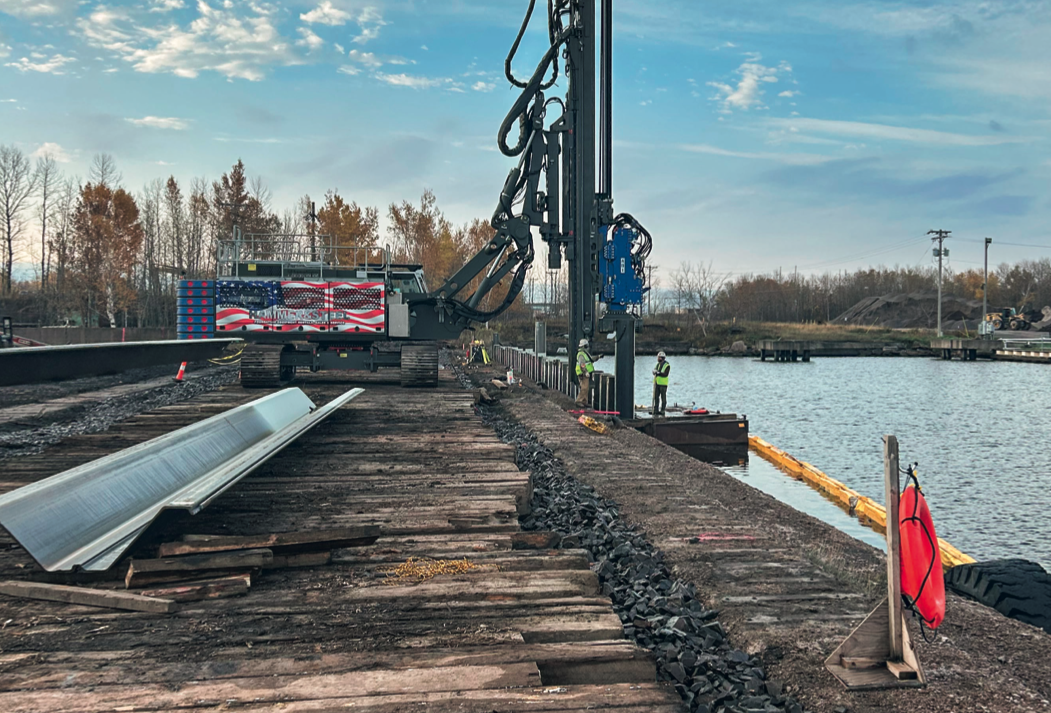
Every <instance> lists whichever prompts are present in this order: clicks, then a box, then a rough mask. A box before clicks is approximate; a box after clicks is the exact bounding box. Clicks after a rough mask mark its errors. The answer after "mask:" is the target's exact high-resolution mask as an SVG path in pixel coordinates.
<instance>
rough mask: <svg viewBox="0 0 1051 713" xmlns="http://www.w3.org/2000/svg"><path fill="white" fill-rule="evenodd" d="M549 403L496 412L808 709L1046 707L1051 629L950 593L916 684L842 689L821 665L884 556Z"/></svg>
mask: <svg viewBox="0 0 1051 713" xmlns="http://www.w3.org/2000/svg"><path fill="white" fill-rule="evenodd" d="M557 398H558V397H557V396H554V397H552V396H551V395H550V394H544V395H541V394H539V393H530V392H528V391H527V390H523V391H521V392H519V393H516V394H513V395H504V396H503V397H502V407H503V408H504V409H506V410H507V412H508V413H509V415H510V416H511V417H512V418H514V419H515V420H517V421H518V422H520V423H521V424H522V425H524V426H525V427H526V428H527V429H529V430H531V431H532V432H533V433H534V434H535V435H536V436H537V437H538V438H539V439H540V440H541V441H542V442H543V443H544V444H545V445H546V446H548V447H549V448H550V449H551V450H552V451H553V453H554V454H555V455H556V456H557V457H558V458H560V459H561V460H562V461H563V462H564V464H565V466H566V469H567V470H568V471H569V472H570V473H572V474H573V475H574V476H576V477H577V478H578V479H579V480H581V481H582V482H584V483H586V484H588V485H591V486H592V487H594V488H595V490H596V492H597V493H599V494H600V495H602V496H604V497H607V498H610V499H612V500H615V501H616V502H617V503H618V504H619V511H620V514H621V517H622V518H624V519H625V520H627V521H629V522H631V523H633V524H634V525H635V526H637V527H638V528H639V530H640V531H642V532H645V533H646V536H647V538H648V539H649V540H650V541H651V542H653V543H654V544H656V545H657V546H658V547H660V549H662V550H663V551H664V553H665V555H666V557H667V561H668V564H669V565H670V566H671V568H672V571H673V573H675V574H676V575H677V576H679V577H682V578H683V579H685V580H687V581H691V582H693V583H694V584H695V585H696V586H697V590H698V593H699V596H700V597H702V598H705V599H706V600H707V601H706V605H707V606H709V607H711V608H715V609H719V610H720V612H721V613H720V615H719V620H720V621H721V622H722V623H723V624H724V625H725V626H726V628H727V631H728V632H729V635H730V640H731V642H732V644H733V645H734V646H735V647H739V648H741V649H743V650H745V651H747V652H749V653H753V654H755V655H756V656H758V657H759V658H761V659H762V660H763V661H764V662H765V663H766V667H767V669H766V670H767V675H768V676H770V677H772V678H776V679H779V680H781V681H784V682H786V684H788V687H787V688H786V690H788V691H789V692H790V693H791V694H792V695H793V696H796V697H797V699H798V700H799V701H800V702H801V703H802V704H803V705H804V706H805V708H806V709H807V710H813V711H821V712H823V713H824V712H827V713H832V712H833V711H836V710H843V709H847V710H851V711H858V712H859V713H862V712H864V713H869V712H870V711H871V712H872V713H875V711H883V710H896V711H906V712H908V713H919V712H921V711H922V713H950V712H958V711H962V710H989V711H996V712H997V713H1007V712H1010V713H1033V712H1034V711H1047V710H1051V704H1049V703H1048V702H1047V701H1048V700H1051V680H1049V679H1048V677H1047V675H1046V666H1045V664H1044V663H1043V662H1044V661H1046V660H1047V659H1048V657H1049V656H1051V637H1048V636H1047V635H1046V634H1045V633H1044V632H1043V631H1041V630H1039V629H1037V628H1036V627H1032V626H1029V625H1027V624H1023V623H1021V622H1018V621H1014V620H1011V619H1007V618H1006V617H1003V616H1002V615H1000V614H999V613H998V612H996V611H994V610H992V609H989V608H987V607H984V606H982V605H979V604H977V603H975V602H970V601H966V600H964V599H962V598H960V597H957V596H954V595H952V594H950V595H949V597H948V603H947V615H946V619H945V621H944V622H943V623H942V625H941V627H940V628H939V629H938V631H937V635H936V636H934V637H933V638H932V641H931V643H926V642H924V641H923V639H922V637H921V635H920V632H919V631H918V629H917V628H916V626H915V623H914V622H910V624H909V627H910V632H911V635H912V641H913V643H914V644H915V645H916V646H917V647H918V656H919V658H920V661H921V663H922V664H923V666H924V667H925V670H926V672H927V677H928V683H929V687H928V688H927V689H926V690H925V691H923V692H915V691H909V692H905V691H901V690H898V691H883V692H864V693H848V692H847V691H846V690H845V689H844V688H843V686H842V685H841V684H840V683H839V681H837V680H836V679H834V678H833V677H832V675H831V674H830V673H828V672H827V671H826V670H825V667H824V660H825V658H826V657H827V656H828V655H829V654H830V653H831V652H832V651H833V650H834V649H835V648H836V646H838V645H839V643H840V642H842V641H843V639H844V638H846V636H847V635H848V634H849V633H850V632H851V630H852V629H853V628H854V627H855V626H857V625H858V624H859V623H860V622H861V621H862V619H864V617H865V616H866V615H867V614H868V613H869V611H871V609H872V608H873V607H874V606H875V605H876V604H877V603H878V602H879V601H880V599H882V598H883V597H884V596H885V595H886V582H885V572H886V561H885V558H884V557H883V556H882V554H881V553H880V552H878V551H877V550H875V549H873V548H872V547H870V546H868V545H866V544H864V543H862V542H859V541H857V540H854V539H853V538H851V537H849V536H847V535H845V534H844V533H842V532H840V531H838V530H836V529H835V528H833V527H831V526H829V525H826V524H825V523H822V522H820V521H818V520H816V519H815V518H812V517H810V516H808V515H806V514H804V513H801V512H799V511H797V510H794V509H793V508H791V507H789V506H787V505H784V504H783V503H780V502H778V501H777V500H775V499H774V498H771V497H770V496H768V495H766V494H764V493H762V492H760V491H758V490H755V489H754V488H751V487H749V486H748V485H746V484H745V483H742V482H740V481H738V480H736V479H734V478H733V477H731V476H730V475H728V474H726V473H724V472H722V471H720V470H718V469H716V468H714V467H712V466H710V465H708V464H706V463H702V462H699V461H697V460H694V459H692V458H690V457H688V456H686V455H684V454H682V453H679V452H678V451H676V450H675V449H674V448H672V447H670V446H667V445H665V444H663V443H660V442H658V441H657V440H656V439H653V438H649V437H647V436H645V435H643V434H640V433H638V432H636V431H635V430H634V429H620V430H613V431H611V432H610V433H609V434H608V435H600V434H598V433H595V432H594V431H591V430H590V429H588V428H585V427H584V426H582V425H580V424H577V423H575V422H574V420H573V416H572V415H570V414H568V413H566V412H565V411H563V410H562V409H561V408H560V407H559V406H558V404H557V403H555V402H554V401H553V399H557ZM978 701H981V702H982V706H978V707H976V705H975V703H976V702H978Z"/></svg>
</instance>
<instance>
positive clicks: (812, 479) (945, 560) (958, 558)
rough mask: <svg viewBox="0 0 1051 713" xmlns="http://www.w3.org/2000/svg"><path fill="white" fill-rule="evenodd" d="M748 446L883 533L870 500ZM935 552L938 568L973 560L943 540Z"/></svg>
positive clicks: (789, 459) (760, 444)
mask: <svg viewBox="0 0 1051 713" xmlns="http://www.w3.org/2000/svg"><path fill="white" fill-rule="evenodd" d="M748 446H749V447H750V448H751V449H752V450H753V451H754V452H755V453H756V454H758V455H759V456H761V457H762V458H764V459H766V460H768V461H770V462H771V463H773V464H774V465H776V466H777V467H778V468H780V469H781V470H784V471H786V472H787V473H789V474H790V475H793V476H795V477H797V478H799V479H800V480H802V481H804V482H805V483H807V484H808V485H809V486H810V487H812V488H814V489H815V490H818V491H820V492H822V493H824V494H825V495H826V496H828V497H829V498H830V499H831V500H832V501H834V502H836V503H839V504H840V505H841V506H843V507H845V508H846V509H847V510H848V512H851V513H853V514H855V515H856V516H857V517H858V520H859V521H861V522H862V523H864V524H867V525H868V526H869V527H871V528H872V529H873V530H875V531H876V532H886V530H887V510H886V508H884V507H883V506H882V505H880V504H879V503H878V502H876V501H875V500H873V499H872V498H869V497H866V496H864V495H862V494H861V493H859V492H857V491H856V490H852V489H851V488H848V487H847V486H846V485H844V484H843V483H841V482H839V481H838V480H836V479H835V478H830V477H829V476H827V475H825V474H824V473H823V472H821V471H820V470H818V469H817V468H815V467H814V466H812V465H810V464H809V463H806V462H804V461H801V460H799V459H798V458H795V457H793V456H791V455H789V454H788V453H785V452H784V451H783V450H781V449H780V448H778V447H777V446H773V445H770V444H769V443H767V442H766V441H764V440H763V439H762V438H760V437H759V436H754V435H753V436H748ZM938 549H939V550H940V551H941V556H942V567H943V568H944V569H950V568H952V567H955V566H956V565H960V564H970V563H972V562H974V561H975V559H974V558H973V557H970V556H968V555H965V554H964V553H963V552H960V550H958V549H956V548H955V547H953V546H952V545H950V544H949V543H948V542H946V541H945V540H943V539H941V538H940V537H939V538H938Z"/></svg>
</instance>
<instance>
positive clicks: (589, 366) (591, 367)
mask: <svg viewBox="0 0 1051 713" xmlns="http://www.w3.org/2000/svg"><path fill="white" fill-rule="evenodd" d="M581 356H583V357H584V366H583V367H581V366H580V357H581ZM593 362H594V360H593V359H592V358H591V355H590V354H588V350H587V349H581V350H580V351H579V352H577V376H583V375H584V372H585V371H586V372H587V373H588V375H590V374H591V372H593V371H595V364H594V363H593Z"/></svg>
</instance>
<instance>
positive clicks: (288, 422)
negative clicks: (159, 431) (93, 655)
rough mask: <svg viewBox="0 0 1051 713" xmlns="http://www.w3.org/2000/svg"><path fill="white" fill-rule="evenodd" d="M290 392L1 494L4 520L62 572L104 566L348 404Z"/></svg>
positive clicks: (51, 566) (40, 558)
mask: <svg viewBox="0 0 1051 713" xmlns="http://www.w3.org/2000/svg"><path fill="white" fill-rule="evenodd" d="M360 393H362V389H352V390H350V391H348V392H346V393H345V394H343V395H342V396H340V397H339V398H336V399H333V400H332V401H331V402H329V403H328V404H326V405H325V406H323V407H321V408H316V407H315V405H314V403H313V402H312V401H311V400H310V399H309V398H307V396H306V394H304V393H303V392H302V391H300V390H299V389H285V390H283V391H279V392H277V393H275V394H271V395H269V396H265V397H263V398H261V399H257V400H256V401H253V402H251V403H248V404H245V405H243V406H239V407H237V408H235V409H231V410H230V411H227V412H225V413H221V414H219V415H217V416H213V417H211V418H209V419H206V420H204V421H201V422H200V423H196V424H194V425H192V426H187V427H186V428H182V429H179V430H178V431H174V432H172V433H169V434H166V435H163V436H160V437H158V438H154V439H153V440H150V441H147V442H145V443H141V444H139V445H137V446H133V447H132V448H128V449H125V450H123V451H120V452H118V453H114V454H112V455H109V456H106V457H105V458H100V459H99V460H96V461H92V462H91V463H86V464H84V465H82V466H79V467H77V468H73V469H72V470H67V471H66V472H64V473H59V474H58V475H54V476H52V477H50V478H47V479H46V480H42V481H40V482H39V483H33V484H31V485H27V486H25V487H23V488H19V489H18V490H15V491H13V492H10V493H7V494H6V495H3V496H0V525H3V526H4V527H5V528H6V529H7V530H8V532H10V533H11V535H12V536H13V537H14V538H15V539H16V540H18V542H19V544H21V545H22V546H23V547H25V548H26V550H27V551H28V552H29V554H31V555H32V556H33V558H34V559H35V560H36V561H37V562H39V563H40V565H41V566H42V567H43V568H44V569H46V570H48V571H49V572H53V571H56V570H72V569H76V568H79V569H85V570H105V569H108V568H109V567H110V566H111V565H112V564H113V563H114V562H116V561H117V560H118V559H119V558H120V556H121V555H122V554H123V553H124V551H125V550H126V549H127V548H128V547H129V546H130V545H131V544H132V543H133V542H134V541H135V540H136V539H137V538H138V537H139V535H141V534H142V532H143V531H144V530H145V529H146V528H147V527H148V526H149V524H150V523H151V522H153V520H154V519H155V518H156V517H157V515H158V514H160V512H161V511H162V510H165V509H169V508H174V509H183V510H189V511H190V513H191V514H195V513H197V512H199V511H200V510H201V509H202V508H204V507H205V506H207V505H208V504H209V503H210V502H211V501H212V500H214V499H215V498H216V497H218V496H219V495H220V494H221V493H222V492H223V491H225V490H226V489H227V488H229V487H230V486H232V485H233V484H234V483H236V482H237V481H238V480H240V479H241V478H243V477H244V476H246V475H247V474H248V473H250V472H252V471H253V470H255V469H256V468H258V467H259V466H260V465H262V464H263V463H265V462H266V461H267V460H269V459H270V458H271V457H273V456H274V455H275V454H276V453H277V452H279V451H280V450H281V449H282V448H284V447H285V446H286V445H288V444H289V443H291V442H292V441H294V440H295V439H296V438H298V437H299V436H300V435H302V434H303V433H304V432H306V431H307V430H309V429H310V428H312V427H313V426H315V425H316V424H318V423H320V422H321V421H322V420H324V419H325V418H327V417H328V416H329V415H331V414H332V413H333V412H334V411H336V410H337V409H338V408H340V407H341V406H343V405H344V404H346V403H347V402H348V401H350V400H351V399H353V398H354V397H355V396H357V395H358V394H360Z"/></svg>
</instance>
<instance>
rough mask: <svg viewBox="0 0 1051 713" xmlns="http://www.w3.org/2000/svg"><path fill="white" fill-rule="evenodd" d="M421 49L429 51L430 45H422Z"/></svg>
mask: <svg viewBox="0 0 1051 713" xmlns="http://www.w3.org/2000/svg"><path fill="white" fill-rule="evenodd" d="M420 49H421V50H423V51H424V52H427V51H428V50H430V47H428V46H427V45H420Z"/></svg>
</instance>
